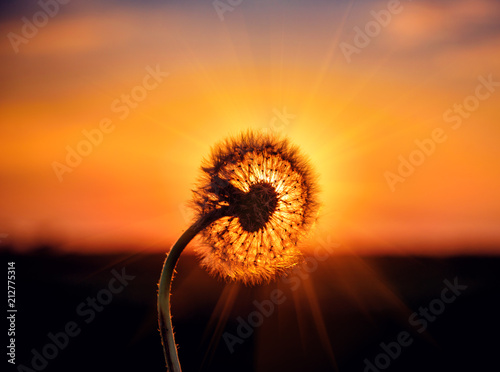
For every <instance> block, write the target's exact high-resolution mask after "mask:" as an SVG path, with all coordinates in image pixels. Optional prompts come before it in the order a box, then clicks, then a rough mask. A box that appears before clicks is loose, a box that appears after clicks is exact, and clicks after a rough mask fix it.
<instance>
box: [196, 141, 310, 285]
mask: <svg viewBox="0 0 500 372" xmlns="http://www.w3.org/2000/svg"><path fill="white" fill-rule="evenodd" d="M193 192H194V198H193V204H194V208H195V211H196V218H197V219H198V220H200V218H201V217H202V216H204V215H208V214H209V213H210V214H212V215H216V216H217V217H216V219H215V218H214V219H215V221H214V222H212V223H211V224H210V225H208V227H206V228H204V229H203V230H202V236H203V243H204V244H203V245H202V246H201V247H200V248H198V249H197V253H198V254H199V255H200V257H201V264H202V266H204V267H205V268H206V269H207V270H208V271H209V272H210V273H211V274H213V275H215V276H220V277H223V278H228V279H232V280H240V281H243V282H244V283H247V284H257V283H260V282H267V281H270V280H271V279H273V278H274V277H275V276H276V275H279V274H282V273H283V272H285V271H287V269H289V268H291V267H293V266H295V265H296V264H297V263H298V262H299V260H300V257H301V253H300V251H299V249H298V248H297V243H298V241H299V240H300V238H302V237H303V236H304V235H305V234H306V233H307V231H308V229H309V227H310V225H311V224H312V223H313V222H314V221H315V219H316V216H317V212H318V202H317V186H316V183H315V176H314V174H313V172H312V170H311V168H310V166H309V164H308V162H307V160H306V159H305V158H304V157H303V156H302V155H300V153H299V150H298V148H297V147H296V146H292V145H291V144H290V143H289V142H288V140H286V139H281V138H278V137H275V136H273V135H262V134H256V133H253V132H247V133H246V134H243V135H240V136H239V137H237V138H229V139H227V140H226V141H224V142H222V143H220V144H218V145H216V146H215V147H214V148H213V149H212V153H211V155H210V157H209V159H208V160H206V161H205V162H204V164H203V166H202V176H201V177H200V180H199V184H198V185H197V187H196V189H195V190H194V191H193Z"/></svg>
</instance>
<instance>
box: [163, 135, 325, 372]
mask: <svg viewBox="0 0 500 372" xmlns="http://www.w3.org/2000/svg"><path fill="white" fill-rule="evenodd" d="M201 169H202V175H201V177H200V179H199V182H198V185H197V187H196V188H195V190H194V191H193V201H192V203H191V204H192V206H193V208H194V210H195V212H196V215H195V222H194V223H193V225H192V226H191V227H190V228H189V229H187V230H186V232H185V233H184V234H183V235H182V236H181V237H180V238H179V240H178V241H177V242H176V243H175V244H174V246H173V247H172V249H171V250H170V252H169V254H168V256H167V259H166V261H165V265H164V268H163V272H162V276H161V278H160V284H159V293H158V313H159V323H160V332H161V335H162V340H163V347H164V353H165V359H166V362H167V368H168V370H169V371H175V372H177V371H180V370H181V369H180V365H179V361H178V356H177V349H176V346H175V341H174V336H173V332H172V323H171V319H170V304H169V292H170V282H171V279H172V273H173V270H174V268H175V264H176V262H177V260H178V258H179V255H180V254H181V252H182V250H183V249H184V247H185V246H186V245H187V244H188V243H189V242H190V241H191V239H192V238H194V236H196V235H197V234H198V233H201V235H202V242H203V244H202V245H201V247H200V248H198V249H197V254H198V255H199V256H200V258H201V265H202V266H203V267H204V268H206V269H207V271H208V272H209V273H211V274H212V275H214V276H217V277H221V278H224V279H228V280H233V281H241V282H243V283H245V284H250V285H253V284H259V283H263V282H269V281H271V280H272V279H274V278H275V277H277V276H279V275H282V274H284V273H286V272H287V271H288V270H289V269H290V268H292V267H294V266H295V265H297V263H298V262H299V260H300V258H301V253H300V251H299V249H298V247H297V244H298V242H299V240H300V239H301V238H303V237H304V236H305V235H306V234H307V232H308V230H309V228H310V226H311V225H312V224H313V223H314V221H315V219H316V215H317V211H318V203H317V200H316V199H317V187H316V184H315V177H314V174H313V172H312V170H311V169H310V166H309V164H308V162H307V161H306V159H305V158H304V157H303V156H302V155H300V153H299V150H298V148H297V147H296V146H293V145H291V144H290V143H289V141H288V140H286V139H281V138H278V137H275V136H272V135H261V134H255V133H253V132H247V133H245V134H242V135H240V136H239V137H237V138H230V139H227V140H226V141H224V142H222V143H220V144H218V145H217V146H215V147H214V148H213V149H212V153H211V155H210V157H209V159H207V160H205V162H204V164H203V166H202V168H201Z"/></svg>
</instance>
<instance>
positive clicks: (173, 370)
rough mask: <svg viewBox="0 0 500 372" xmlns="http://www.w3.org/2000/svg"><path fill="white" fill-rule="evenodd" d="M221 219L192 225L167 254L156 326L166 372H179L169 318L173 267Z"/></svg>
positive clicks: (214, 215)
mask: <svg viewBox="0 0 500 372" xmlns="http://www.w3.org/2000/svg"><path fill="white" fill-rule="evenodd" d="M220 217H221V214H220V213H209V214H207V215H205V216H203V217H201V218H200V219H199V220H198V221H196V222H195V223H193V224H192V225H191V226H190V227H189V228H188V229H187V230H186V231H185V232H184V233H183V234H182V235H181V237H180V238H179V240H177V242H176V243H175V244H174V245H173V246H172V249H170V252H168V255H167V258H166V260H165V263H164V264H163V270H162V272H161V277H160V283H159V288H158V324H159V326H160V335H161V339H162V343H163V354H164V355H165V362H166V364H167V371H168V372H181V366H180V364H179V357H178V355H177V346H176V344H175V338H174V332H173V329H172V319H171V316H170V285H171V282H172V276H173V273H174V269H175V265H176V264H177V260H178V259H179V256H180V255H181V253H182V251H183V250H184V248H185V247H186V246H187V245H188V244H189V242H190V241H191V240H192V239H193V238H194V237H195V236H196V235H197V234H198V233H199V232H200V231H201V230H203V229H204V228H205V227H207V226H208V225H210V224H211V223H212V222H214V221H215V220H217V219H218V218H220Z"/></svg>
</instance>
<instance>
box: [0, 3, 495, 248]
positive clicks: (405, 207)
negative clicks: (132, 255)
mask: <svg viewBox="0 0 500 372" xmlns="http://www.w3.org/2000/svg"><path fill="white" fill-rule="evenodd" d="M47 2H48V3H51V4H52V5H51V7H50V8H47V9H50V10H49V11H50V12H51V13H52V16H51V15H49V16H44V13H43V12H44V11H43V10H42V8H41V7H40V5H39V4H38V3H37V2H27V1H20V2H9V3H7V2H2V5H1V8H2V11H1V16H0V34H1V35H2V39H1V44H0V54H1V58H2V67H3V68H2V69H1V70H0V81H1V85H2V89H1V93H0V95H1V96H0V112H1V124H0V147H1V154H2V155H1V157H0V234H2V237H3V238H2V240H3V243H0V245H4V244H5V243H6V242H10V243H12V244H14V245H17V246H19V247H20V249H23V248H26V247H29V246H31V245H33V244H37V243H40V242H43V243H47V244H55V245H57V246H59V247H60V248H61V249H62V250H65V251H81V250H89V251H92V252H97V251H102V252H106V251H109V250H112V249H113V250H115V249H119V248H121V247H131V248H132V249H136V250H145V251H160V250H165V247H168V246H169V245H170V244H171V243H172V242H173V241H174V240H175V239H176V238H177V237H178V236H179V235H180V234H181V233H182V231H183V230H184V229H186V228H187V227H188V226H189V221H190V212H189V210H188V209H187V208H186V207H185V204H186V202H188V201H189V199H190V197H191V191H190V190H191V189H192V188H193V185H194V183H195V181H196V178H197V176H198V174H199V167H200V164H201V160H202V159H203V158H204V157H206V156H207V155H208V154H209V152H210V148H211V146H212V145H213V144H215V143H216V142H218V141H220V140H221V139H224V138H225V137H227V136H228V135H231V134H237V133H239V132H241V131H244V130H246V129H248V128H253V129H255V130H263V131H268V132H277V133H278V134H280V135H284V136H288V137H289V138H290V139H291V141H292V142H294V143H295V144H297V145H298V146H300V148H301V149H302V151H303V152H304V153H305V154H307V155H308V156H309V158H310V160H311V163H312V164H313V166H314V167H315V169H316V171H317V173H318V174H319V175H320V178H319V182H320V185H321V190H322V192H321V201H322V205H323V207H322V209H321V212H320V218H319V220H318V224H317V226H316V229H315V234H314V236H313V237H311V239H312V240H311V241H310V242H309V245H310V246H314V244H316V243H315V242H317V241H329V242H335V246H336V247H338V248H336V250H337V251H338V252H340V253H342V252H354V253H360V254H364V253H373V254H378V253H394V254H407V253H408V254H454V253H471V254H473V253H479V254H481V253H495V254H498V253H500V192H499V190H500V146H499V142H500V125H499V124H500V120H499V119H500V110H499V107H500V105H499V104H500V2H499V1H492V0H491V1H490V0H454V1H451V0H450V1H448V0H447V1H431V0H418V1H401V2H398V1H389V2H387V1H347V0H343V1H247V0H245V1H243V2H241V4H240V5H228V4H229V3H228V2H226V1H224V0H222V1H218V2H217V1H216V2H212V1H186V2H182V1H153V0H150V1H142V2H140V1H96V0H91V1H88V0H86V1H83V0H73V1H69V2H67V4H64V5H63V4H59V3H57V4H59V5H58V6H57V8H56V7H55V6H54V5H53V4H54V2H50V1H47ZM232 3H233V4H236V2H235V1H233V2H232ZM221 4H222V5H221ZM376 19H378V21H377V20H376ZM27 22H28V23H27ZM32 22H35V23H38V24H39V25H41V26H40V27H38V26H36V25H35V26H33V24H32ZM377 22H382V23H383V25H381V24H380V23H377ZM360 32H362V33H363V35H362V36H360V35H361V34H360ZM370 35H371V36H370ZM127 97H130V98H127ZM134 97H135V98H134ZM458 105H460V106H458ZM99 128H101V129H102V128H104V129H105V130H106V131H107V132H106V133H105V132H103V131H102V130H101V129H99ZM97 130H99V131H100V132H99V133H102V137H101V135H99V134H96V133H97ZM84 133H87V134H89V133H93V134H94V137H93V140H94V143H95V144H91V143H90V142H88V139H87V137H86V135H85V134H84ZM433 137H434V140H432V139H431V138H433ZM428 139H429V140H428ZM86 141H87V142H86ZM417 143H420V144H421V146H423V145H422V144H426V145H427V147H426V148H425V149H426V151H427V154H424V153H423V152H422V150H419V145H418V144H417ZM88 144H90V147H88ZM77 149H79V151H83V152H84V153H85V155H84V156H82V157H81V159H80V160H78V159H77V158H75V156H74V155H72V156H71V155H70V156H69V159H70V160H69V161H70V163H71V162H72V161H73V163H72V164H68V163H67V162H68V151H70V152H71V151H77ZM412 154H413V155H412ZM422 154H423V155H422ZM71 159H72V160H71ZM75 159H76V160H75ZM401 159H403V160H404V161H405V162H408V161H410V160H411V161H413V163H418V164H419V165H417V166H415V165H413V166H412V165H411V163H408V164H410V166H411V167H413V168H414V169H411V168H408V164H406V166H404V165H401V161H402V160H401ZM77 163H78V164H77ZM61 166H65V167H66V168H61ZM57 169H58V170H57ZM401 173H403V174H401ZM388 180H389V181H388ZM391 180H392V181H391Z"/></svg>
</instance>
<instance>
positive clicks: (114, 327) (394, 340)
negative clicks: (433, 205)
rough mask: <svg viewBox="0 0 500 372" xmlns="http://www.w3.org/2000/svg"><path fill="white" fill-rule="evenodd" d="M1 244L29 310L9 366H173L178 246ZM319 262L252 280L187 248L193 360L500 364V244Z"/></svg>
mask: <svg viewBox="0 0 500 372" xmlns="http://www.w3.org/2000/svg"><path fill="white" fill-rule="evenodd" d="M0 257H1V258H2V262H3V266H4V268H5V280H6V281H7V272H6V271H7V270H6V269H7V262H10V261H14V262H15V267H16V308H17V309H18V312H17V313H16V316H15V317H16V322H15V332H16V335H15V345H16V355H15V365H16V366H17V369H16V367H14V365H12V364H9V363H8V362H7V360H8V359H9V357H8V356H7V353H6V352H5V351H6V350H7V349H8V348H7V347H5V346H4V353H3V357H4V361H3V362H2V364H3V365H4V366H6V367H7V368H3V367H2V370H5V371H16V370H21V371H23V370H24V371H30V370H33V371H37V370H43V371H66V372H79V371H86V372H87V371H122V372H125V371H134V372H135V371H164V370H165V369H164V361H163V353H162V348H161V344H160V338H159V334H158V332H157V323H156V283H157V280H158V278H159V275H160V270H161V267H162V264H163V258H164V255H162V254H158V255H143V254H137V255H130V254H123V255H103V256H79V255H58V254H54V253H51V251H48V250H42V251H39V252H38V253H37V254H31V255H13V254H9V253H6V252H5V251H4V252H3V253H2V254H0ZM308 264H309V266H301V267H299V268H298V269H297V270H296V271H294V272H293V273H292V274H290V276H289V278H288V279H287V280H283V279H281V280H279V281H277V282H276V283H273V284H270V285H266V286H260V287H253V288H249V287H245V286H242V285H238V284H228V283H223V282H221V281H218V280H216V279H213V278H211V277H209V276H208V275H207V274H206V273H205V271H204V270H203V269H201V268H200V267H199V266H198V264H197V262H196V259H195V258H194V257H193V256H191V255H188V254H184V255H183V256H181V259H180V262H179V265H178V267H177V275H176V277H175V279H174V283H173V294H172V315H173V324H174V329H175V331H176V341H177V343H178V345H179V357H180V361H181V366H182V367H183V371H242V372H243V371H336V370H338V371H359V372H362V371H377V370H379V371H382V370H384V371H405V372H411V371H419V372H422V371H440V372H441V371H500V361H499V355H500V341H499V336H500V314H499V310H500V291H499V290H500V259H499V258H498V257H455V258H423V257H356V256H338V257H337V256H332V257H329V258H328V259H326V260H324V261H318V260H316V259H314V258H313V257H310V259H309V260H308ZM123 269H124V270H125V271H124V272H123V271H122V270H123ZM113 270H116V271H113ZM123 274H125V276H122V275H123ZM117 276H118V277H120V280H121V282H120V280H112V279H113V278H115V277H117ZM446 283H448V284H446ZM450 286H451V287H452V289H449V290H446V289H445V288H450ZM112 292H115V293H112ZM93 298H95V300H93ZM93 301H94V302H93ZM277 303H279V305H278V304H277ZM424 308H427V309H428V310H426V309H424ZM425 311H427V313H424V312H425ZM4 314H5V313H4ZM4 324H5V327H6V328H5V329H6V330H8V328H9V323H8V322H7V323H6V322H4ZM242 324H243V325H242ZM65 328H66V334H63V333H62V332H65V331H64V330H65ZM238 331H239V332H238ZM6 333H7V332H4V333H3V334H4V343H3V345H6V346H7V345H8V343H9V337H8V336H7V335H6ZM51 338H52V339H55V340H56V341H57V343H59V346H57V345H55V344H56V341H54V340H51ZM398 340H399V344H398ZM49 344H52V345H51V346H47V345H49ZM384 348H385V350H384ZM231 351H232V352H231ZM38 353H41V354H42V356H40V355H38ZM44 353H45V357H43V354H44ZM34 355H35V357H34ZM36 355H38V357H37V356H36ZM42 358H43V359H42ZM33 362H34V364H32V363H33ZM377 363H378V366H377ZM21 364H22V365H24V366H25V367H26V368H20V369H19V366H20V365H21ZM368 365H373V367H368Z"/></svg>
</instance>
